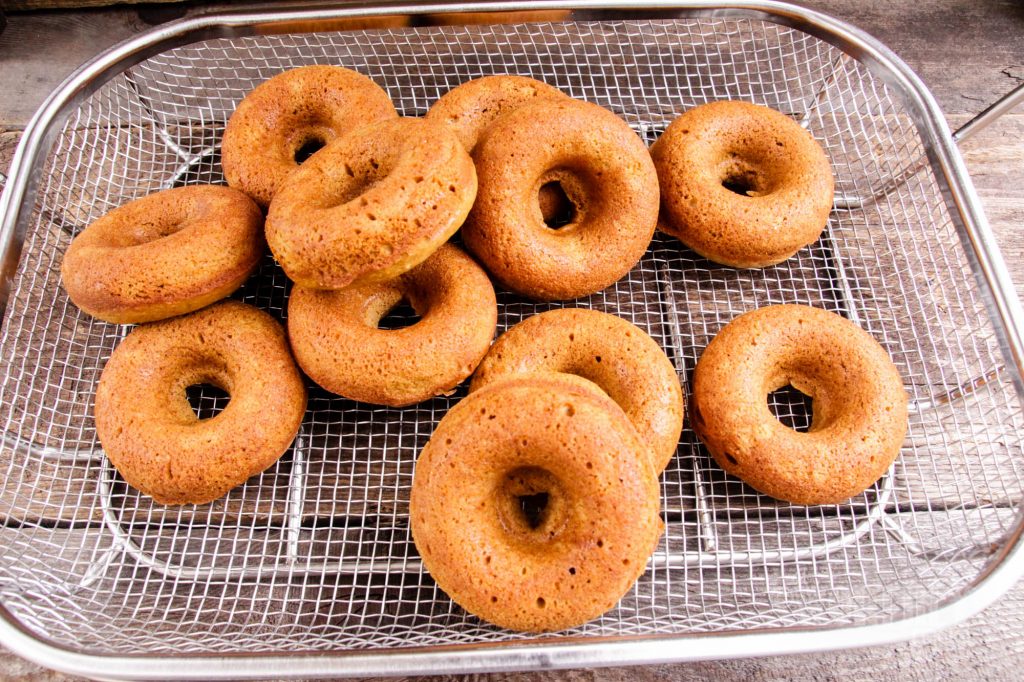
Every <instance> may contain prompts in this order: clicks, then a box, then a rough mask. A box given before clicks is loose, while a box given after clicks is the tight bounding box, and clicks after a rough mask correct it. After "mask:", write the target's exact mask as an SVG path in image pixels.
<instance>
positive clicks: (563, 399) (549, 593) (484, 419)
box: [409, 374, 662, 632]
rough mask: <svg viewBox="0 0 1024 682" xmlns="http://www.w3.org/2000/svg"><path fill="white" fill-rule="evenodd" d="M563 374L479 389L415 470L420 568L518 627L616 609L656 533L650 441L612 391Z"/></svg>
mask: <svg viewBox="0 0 1024 682" xmlns="http://www.w3.org/2000/svg"><path fill="white" fill-rule="evenodd" d="M566 378H569V379H575V377H567V375H559V374H548V375H544V374H531V375H519V376H514V377H510V378H508V379H506V380H505V381H501V382H497V383H494V384H492V385H490V386H487V387H486V388H483V389H480V390H479V391H475V392H473V393H471V394H470V395H469V396H468V397H466V398H465V399H463V400H462V401H460V402H459V403H458V404H457V405H456V406H455V407H454V408H452V409H451V410H450V411H449V412H448V414H446V415H445V417H444V419H442V420H441V422H440V424H438V426H437V429H436V430H435V431H434V434H433V435H432V436H431V438H430V441H429V442H428V443H427V445H426V447H424V448H423V451H422V453H421V454H420V457H419V459H418V460H417V462H416V471H415V475H414V476H413V483H412V493H411V497H410V501H409V515H410V523H411V526H412V537H413V541H414V542H415V544H416V549H417V550H418V551H419V553H420V556H421V557H422V558H423V564H424V566H426V568H427V570H428V571H429V572H430V575H431V576H432V577H433V579H434V580H435V581H436V582H437V584H438V586H439V587H440V588H441V589H442V590H443V591H444V592H445V593H446V594H448V596H449V597H451V598H452V599H453V600H454V601H455V602H456V603H458V604H459V605H460V606H462V607H463V608H464V609H466V610H467V611H469V612H470V613H472V614H474V615H476V616H478V617H480V618H482V619H484V620H486V621H489V622H491V623H494V624H496V625H499V626H501V627H505V628H509V629H512V630H522V631H528V632H543V631H550V630H561V629H565V628H569V627H573V626H576V625H580V624H582V623H585V622H587V621H588V620H591V619H593V618H596V617H597V616H599V615H601V614H602V613H604V612H605V611H607V610H608V609H610V608H612V607H613V606H614V605H615V603H616V602H617V601H618V600H619V599H620V598H621V597H622V596H623V595H624V594H625V593H626V592H627V591H628V590H629V589H630V587H632V585H633V583H634V582H635V581H636V580H637V578H638V577H639V576H640V575H641V574H642V573H643V571H644V569H645V567H646V564H647V560H648V558H649V557H650V556H651V554H652V553H653V552H654V549H655V547H656V545H657V543H658V540H659V537H660V535H661V530H662V523H661V518H660V516H659V497H658V482H657V476H656V474H655V472H654V468H653V467H652V466H651V461H650V460H651V457H650V453H649V452H648V451H647V446H646V445H645V444H644V443H643V442H642V441H641V439H640V437H639V436H638V435H637V433H636V429H634V428H633V426H632V424H630V422H629V420H628V419H627V418H626V416H625V414H624V413H623V412H622V410H621V409H619V408H618V406H617V405H615V403H614V402H612V401H611V400H610V399H609V398H607V396H604V395H603V394H601V393H600V392H599V391H596V390H592V389H589V388H583V387H581V386H580V385H579V383H578V380H576V381H566ZM527 505H533V508H532V509H530V510H529V513H528V511H527Z"/></svg>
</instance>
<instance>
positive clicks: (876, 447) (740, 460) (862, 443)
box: [690, 305, 907, 504]
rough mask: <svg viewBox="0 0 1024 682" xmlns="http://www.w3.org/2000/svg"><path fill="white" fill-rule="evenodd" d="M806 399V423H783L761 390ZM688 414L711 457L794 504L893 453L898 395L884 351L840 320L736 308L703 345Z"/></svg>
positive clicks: (850, 488)
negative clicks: (791, 391) (791, 392)
mask: <svg viewBox="0 0 1024 682" xmlns="http://www.w3.org/2000/svg"><path fill="white" fill-rule="evenodd" d="M787 385H788V386H792V387H793V388H795V389H797V390H798V391H800V392H801V393H803V394H804V395H807V396H810V398H811V399H812V408H811V409H812V421H811V428H810V430H809V431H807V432H805V433H804V432H798V431H796V430H794V429H791V428H789V427H788V426H785V425H783V424H782V422H780V421H779V420H778V419H776V418H775V416H774V415H773V414H772V412H771V410H770V409H769V407H768V394H769V393H771V392H773V391H776V390H778V389H779V388H782V387H784V386H787ZM690 421H691V423H692V425H693V429H694V431H695V432H696V433H697V435H698V436H699V437H700V439H701V440H702V441H704V444H705V445H706V446H707V448H708V450H709V451H710V452H711V454H712V455H713V456H714V458H715V460H716V461H717V462H718V463H719V465H721V467H722V468H723V469H725V470H726V471H727V472H729V473H730V474H733V475H735V476H738V477H740V478H741V479H743V480H744V481H746V482H747V483H748V484H750V485H751V486H753V487H754V488H756V489H757V490H759V491H761V492H763V493H766V494H768V495H771V496H772V497H775V498H778V499H780V500H787V501H790V502H794V503H796V504H834V503H838V502H842V501H843V500H846V499H847V498H849V497H851V496H853V495H856V494H858V493H860V492H862V491H864V490H865V489H866V488H867V487H868V486H870V485H871V484H872V483H874V482H875V481H876V480H878V478H879V477H880V476H881V475H882V474H884V473H885V471H886V470H887V469H888V468H889V466H890V465H891V464H892V463H893V461H894V460H895V459H896V456H897V455H898V454H899V451H900V446H901V444H902V443H903V438H904V436H905V435H906V431H907V394H906V392H905V391H904V389H903V383H902V381H901V380H900V375H899V373H898V372H897V370H896V367H895V366H894V365H893V363H892V360H891V359H890V358H889V356H888V354H887V353H886V352H885V350H884V349H883V348H882V347H881V346H880V345H879V344H878V342H877V341H875V340H874V339H873V338H872V337H871V336H870V335H869V334H868V333H867V332H865V331H864V330H863V329H861V328H860V327H858V326H857V325H855V324H854V323H852V322H850V321H849V320H846V319H845V318H842V317H840V316H839V315H836V314H835V313H830V312H827V311H825V310H821V309H819V308H811V307H808V306H803V305H775V306H768V307H767V308H760V309H758V310H755V311H753V312H749V313H745V314H743V315H740V316H739V317H737V318H736V319H735V320H733V321H732V322H730V323H729V324H727V325H726V326H725V328H724V329H722V331H720V332H719V333H718V335H717V336H716V337H715V338H714V339H713V340H712V341H711V343H710V344H708V347H707V349H705V351H704V354H703V355H702V356H701V358H700V360H699V361H698V362H697V368H696V370H695V372H694V377H693V399H692V401H691V403H690Z"/></svg>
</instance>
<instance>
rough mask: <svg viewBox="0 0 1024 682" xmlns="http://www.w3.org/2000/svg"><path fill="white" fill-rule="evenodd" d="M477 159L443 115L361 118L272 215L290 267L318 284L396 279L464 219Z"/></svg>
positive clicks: (282, 257)
mask: <svg viewBox="0 0 1024 682" xmlns="http://www.w3.org/2000/svg"><path fill="white" fill-rule="evenodd" d="M475 196H476V171H475V170H474V168H473V159H472V158H470V156H469V154H468V153H467V152H466V150H465V149H464V148H463V146H462V144H461V143H460V142H459V140H458V138H457V137H455V133H453V132H451V131H450V130H448V129H447V128H446V127H445V126H443V125H441V124H440V123H435V122H431V121H425V120H423V119H417V118H398V119H392V120H388V121H378V122H377V123H373V124H370V125H368V126H363V127H362V128H359V129H357V130H354V131H352V132H351V133H349V134H348V135H346V136H345V137H344V138H341V139H338V140H336V141H335V142H334V143H332V144H330V145H328V146H327V147H325V148H324V149H322V150H321V151H320V152H318V153H317V154H316V155H315V156H314V157H313V158H311V159H310V160H309V161H308V162H306V163H305V164H304V165H303V166H302V168H300V169H299V170H298V171H296V172H295V174H294V175H293V176H292V177H291V178H290V179H289V181H288V182H287V183H286V184H285V186H284V187H282V188H281V189H280V191H279V192H278V195H277V196H276V197H275V198H274V202H273V204H271V206H270V212H269V213H268V214H267V243H268V244H269V245H270V250H271V251H272V252H273V253H274V257H275V258H276V259H277V261H278V263H280V264H281V267H282V268H284V271H285V274H287V275H288V277H290V278H291V279H292V280H293V281H294V282H295V283H296V284H299V285H302V286H304V287H308V288H313V289H341V288H344V287H347V286H356V285H362V284H371V283H374V282H384V281H387V280H389V279H393V278H395V277H397V276H398V275H400V274H402V273H403V272H406V271H407V270H409V269H410V268H412V267H414V266H416V265H419V264H420V263H422V262H423V261H424V260H425V259H426V258H427V256H429V255H430V254H432V253H433V252H434V251H436V250H437V248H438V247H439V246H440V245H441V244H443V243H444V242H446V241H447V240H448V238H449V237H451V236H452V234H454V233H455V231H456V230H458V229H459V226H461V225H462V222H463V221H464V220H465V218H466V214H467V213H468V212H469V209H470V207H471V206H472V205H473V199H474V197H475Z"/></svg>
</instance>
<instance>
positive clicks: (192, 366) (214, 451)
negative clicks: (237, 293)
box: [96, 301, 306, 504]
mask: <svg viewBox="0 0 1024 682" xmlns="http://www.w3.org/2000/svg"><path fill="white" fill-rule="evenodd" d="M195 384H213V385H215V386H218V387H219V388H221V389H223V390H224V391H226V392H227V393H228V394H229V395H230V398H231V399H230V401H229V402H228V404H227V406H226V407H225V408H224V409H223V410H222V411H221V412H220V413H219V414H217V415H215V416H213V417H211V418H209V419H203V420H200V419H198V418H197V417H196V414H195V412H193V410H192V407H191V405H189V402H188V399H187V398H186V395H185V389H186V388H188V387H189V386H193V385H195ZM305 410H306V389H305V385H304V384H303V380H302V376H301V375H300V374H299V370H298V368H297V367H296V366H295V362H294V361H293V360H292V357H291V353H290V352H289V351H288V343H287V341H286V340H285V335H284V330H283V329H282V328H281V325H279V324H278V323H277V322H276V321H275V320H274V319H273V318H272V317H270V315H268V314H266V313H264V312H262V311H260V310H258V309H256V308H254V307H252V306H249V305H245V304H243V303H239V302H237V301H226V302H224V303H218V304H216V305H213V306H210V307H209V308H204V309H203V310H200V311H198V312H195V313H192V314H191V315H186V316H183V317H177V318H175V319H173V320H166V321H163V322H156V323H153V324H150V325H144V326H141V327H137V328H136V329H134V330H133V331H132V332H131V333H130V334H129V335H128V336H127V338H125V340H124V341H123V342H122V343H121V344H120V345H119V346H118V347H117V348H116V349H114V352H113V354H112V355H111V356H110V361H109V362H107V365H106V367H104V368H103V373H102V375H101V376H100V382H99V386H98V388H97V391H96V433H97V435H98V436H99V440H100V443H101V444H102V445H103V450H104V451H105V452H106V454H107V457H108V458H109V459H110V462H111V463H112V464H113V465H114V466H115V467H116V468H117V470H118V471H119V472H120V473H121V476H122V477H124V479H125V480H126V481H127V482H128V483H129V484H130V485H132V486H134V487H135V488H138V489H139V490H141V491H142V492H144V493H145V494H147V495H149V496H150V497H152V498H153V499H155V500H156V501H157V502H161V503H163V504H203V503H206V502H210V501H212V500H215V499H217V498H219V497H221V496H222V495H224V494H225V493H227V492H228V491H229V490H231V489H232V488H234V487H235V486H238V485H241V484H242V483H244V482H245V481H246V479H248V478H249V477H250V476H253V475H255V474H258V473H259V472H261V471H263V470H264V469H266V468H267V467H269V466H270V465H272V464H273V463H274V462H276V461H277V460H278V459H279V458H280V457H281V455H282V454H284V453H285V452H286V451H287V450H288V448H289V447H290V446H291V444H292V441H293V440H294V439H295V435H296V434H297V433H298V430H299V424H300V423H301V422H302V415H303V413H304V412H305ZM268 415H273V418H272V419H268V418H267V416H268Z"/></svg>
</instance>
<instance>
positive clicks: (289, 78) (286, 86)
mask: <svg viewBox="0 0 1024 682" xmlns="http://www.w3.org/2000/svg"><path fill="white" fill-rule="evenodd" d="M397 117H398V113H397V112H396V111H395V106H394V104H392V103H391V98H390V97H388V94H387V93H386V92H385V91H384V90H383V89H382V88H381V87H380V86H379V85H377V84H376V83H374V82H373V81H372V80H370V79H369V78H367V77H366V76H364V75H362V74H360V73H358V72H356V71H352V70H351V69H346V68H343V67H340V66H323V65H316V66H303V67H300V68H297V69H292V70H290V71H285V72H284V73H280V74H278V75H277V76H274V77H273V78H271V79H270V80H267V81H265V82H263V83H261V84H260V85H258V86H257V87H256V88H255V89H254V90H253V91H252V92H250V93H249V94H248V95H246V97H245V98H244V99H243V100H242V101H241V102H240V103H239V104H238V107H237V108H236V109H235V111H234V113H233V114H232V115H231V118H230V119H228V124H227V128H226V129H225V130H224V140H223V142H222V143H221V165H222V166H223V168H224V176H225V177H226V178H227V181H228V185H230V186H231V187H234V188H236V189H239V190H241V191H243V192H245V193H246V194H248V195H249V196H250V197H252V198H253V200H255V201H256V203H258V204H259V205H260V206H262V207H264V208H266V207H267V206H268V205H269V204H270V200H271V199H272V198H273V197H274V194H275V193H276V192H277V190H278V189H279V188H280V187H281V185H282V184H284V181H285V180H286V179H287V178H288V176H290V175H291V174H292V173H293V172H294V171H295V170H296V169H297V168H299V161H297V160H296V155H300V152H301V150H303V149H304V148H307V145H313V146H314V147H315V146H322V145H324V144H328V143H330V142H331V141H332V140H334V139H335V138H337V137H341V136H343V135H345V134H346V133H348V132H349V131H350V130H352V129H354V128H357V127H359V126H362V125H365V124H367V123H371V122H373V121H378V120H384V119H391V118H397ZM300 158H301V155H300Z"/></svg>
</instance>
